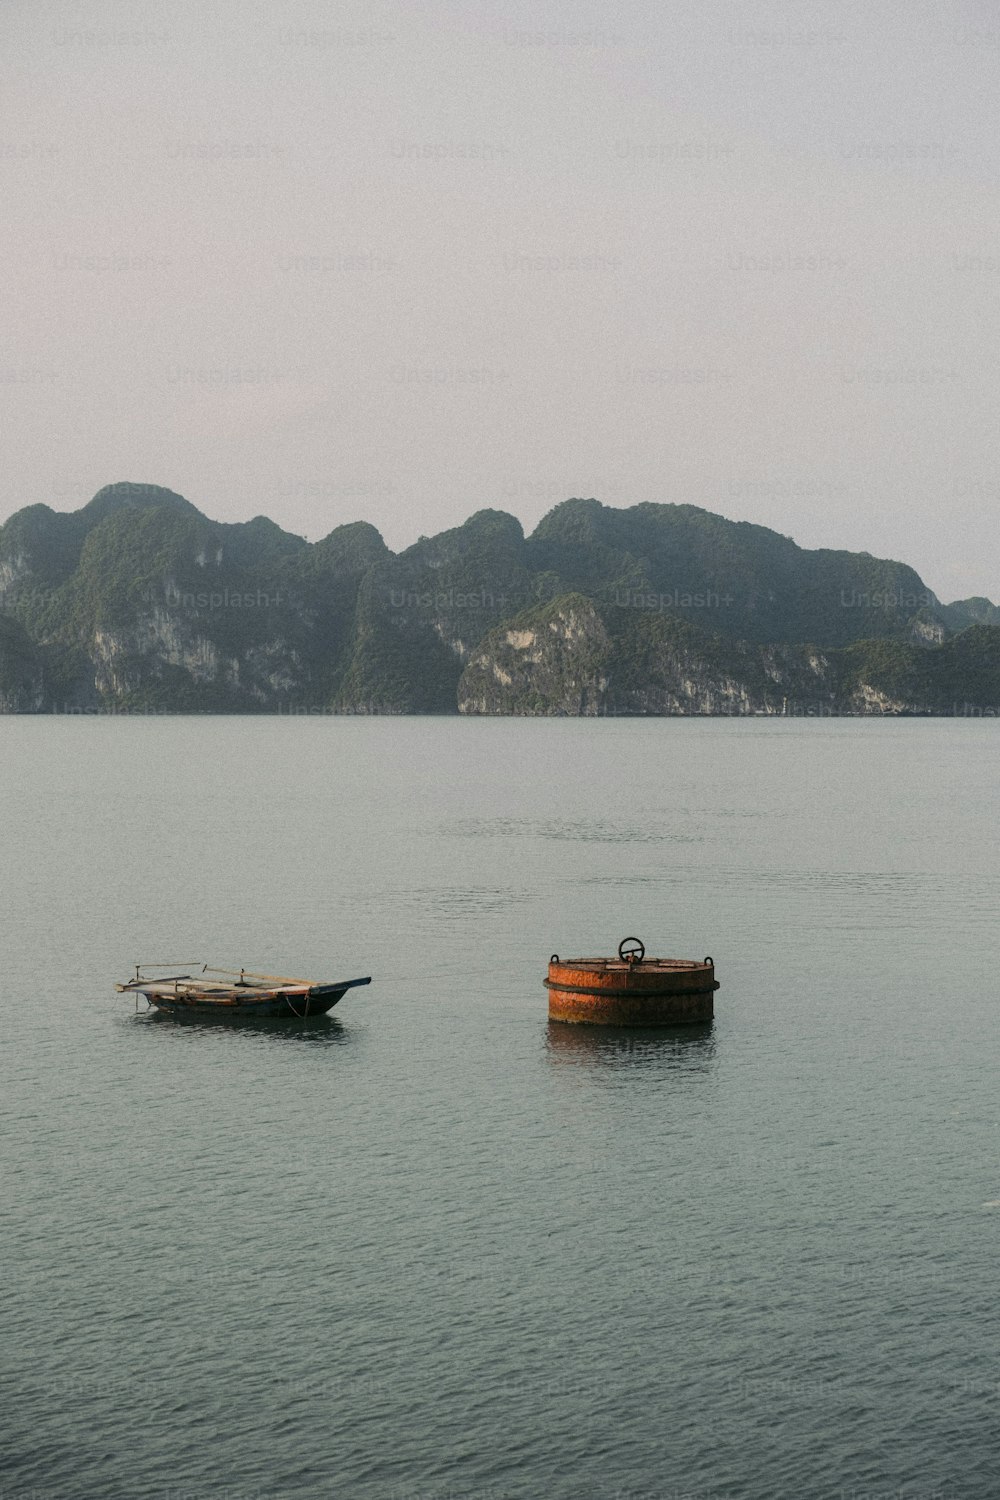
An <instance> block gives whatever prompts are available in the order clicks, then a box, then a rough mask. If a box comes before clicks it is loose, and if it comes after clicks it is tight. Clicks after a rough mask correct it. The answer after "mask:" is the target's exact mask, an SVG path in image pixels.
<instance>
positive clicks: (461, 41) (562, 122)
mask: <svg viewBox="0 0 1000 1500" xmlns="http://www.w3.org/2000/svg"><path fill="white" fill-rule="evenodd" d="M0 58H2V63H0V69H2V73H3V75H4V76H3V78H2V84H3V87H2V106H0V108H2V116H0V121H2V123H0V183H2V185H3V201H4V204H5V207H4V211H3V220H2V222H3V228H2V230H0V234H2V236H3V247H2V256H3V271H4V284H5V288H6V293H7V295H6V297H5V302H6V304H7V314H8V317H7V325H8V326H7V333H6V338H5V347H4V350H3V354H2V356H0V378H2V384H0V400H2V402H3V408H4V435H5V462H4V469H3V478H2V484H0V519H2V518H4V517H6V516H7V515H9V514H10V513H12V512H13V511H15V510H17V509H19V508H20V507H21V506H23V505H27V504H30V503H32V502H36V501H44V502H46V503H48V504H50V505H52V506H54V507H55V508H56V509H58V510H73V509H76V508H77V507H78V506H79V505H82V504H84V503H85V502H86V500H87V499H89V497H90V496H91V495H92V494H93V493H94V491H95V490H97V489H99V488H100V487H101V485H103V484H106V483H109V482H111V481H114V480H134V481H147V482H151V483H157V484H163V485H167V486H169V487H170V488H171V489H175V490H179V491H180V492H181V493H182V494H184V495H186V496H187V497H188V498H189V499H190V500H192V501H193V502H194V503H195V504H196V505H198V506H199V507H200V508H201V509H203V510H204V511H205V512H206V513H207V514H209V515H210V516H212V517H215V518H217V519H221V520H243V519H247V518H249V517H251V516H253V515H256V514H259V513H262V512H263V513H265V514H267V515H270V516H272V517H273V518H274V519H275V520H277V521H278V522H279V523H280V524H281V525H283V526H285V527H287V528H289V529H291V530H294V531H298V532H301V533H303V534H305V535H307V536H309V537H310V538H311V539H313V540H315V539H316V538H318V537H320V536H322V535H325V534H326V532H328V531H329V530H331V529H332V528H333V527H334V526H336V525H338V524H340V523H341V522H344V521H350V520H355V519H358V518H365V519H369V520H371V521H373V522H374V523H375V524H376V525H377V526H378V527H379V528H380V530H381V531H382V532H383V534H384V536H385V537H386V540H387V541H388V543H389V545H390V546H392V547H394V548H399V547H402V546H406V545H408V544H409V543H410V542H412V541H414V540H416V538H417V537H418V536H419V535H420V534H421V533H431V532H434V531H438V530H440V529H442V528H443V527H446V526H450V525H455V524H457V523H459V522H460V521H462V520H464V519H465V517H466V516H467V515H469V514H470V513H471V512H472V511H474V510H477V509H479V508H481V507H483V506H497V507H500V508H503V509H506V510H510V511H512V512H514V513H515V514H516V515H517V516H519V517H520V518H521V519H522V521H524V523H525V525H526V526H527V527H529V528H530V527H531V526H533V525H534V524H535V522H536V521H537V520H538V518H539V517H540V516H541V515H543V514H544V513H545V511H546V510H548V509H550V508H551V506H552V505H554V504H555V503H557V502H558V501H559V500H562V499H565V498H567V497H568V496H571V495H584V496H589V495H594V496H596V497H597V498H598V499H600V500H603V501H605V502H606V503H608V504H611V505H629V504H635V503H637V502H639V501H650V500H651V501H685V502H690V503H692V504H696V505H701V506H705V507H706V508H708V509H711V510H718V511H721V512H722V513H723V514H725V515H727V516H730V517H733V518H735V519H739V520H750V521H757V522H761V523H763V524H765V525H768V526H772V527H774V528H776V529H777V530H779V531H783V532H786V533H788V534H790V535H792V536H794V537H795V539H796V540H797V541H798V542H799V543H801V544H802V545H804V546H809V547H817V546H827V547H847V548H851V549H855V550H865V551H870V552H874V553H877V554H881V555H887V556H891V557H896V558H900V559H902V560H904V561H906V562H909V563H911V564H913V565H914V566H915V567H916V568H917V569H918V571H920V573H921V574H922V575H923V576H924V578H925V580H926V582H927V583H928V584H929V585H930V586H931V587H932V588H934V589H935V590H936V591H937V593H938V594H939V596H940V597H941V598H942V599H946V600H948V599H952V598H956V597H962V596H965V595H969V594H987V595H989V596H990V597H992V598H994V599H998V598H1000V547H998V524H997V516H998V512H1000V423H998V420H997V378H996V376H997V361H998V350H1000V338H998V334H1000V327H998V324H1000V311H998V308H1000V299H998V294H1000V217H998V191H997V188H998V172H997V169H998V159H1000V105H998V85H1000V12H998V11H997V10H996V8H995V6H993V5H991V4H987V3H985V0H983V3H979V0H934V3H924V0H893V3H888V4H887V3H884V0H882V3H879V0H875V3H874V4H872V3H868V0H862V3H858V4H845V5H838V4H836V3H835V0H834V3H830V0H805V3H786V4H778V3H772V4H764V3H747V4H735V3H734V4H730V3H728V0H635V3H631V4H630V3H628V0H625V3H624V4H615V5H614V6H612V5H610V4H608V5H603V6H602V5H598V4H597V3H595V0H573V3H572V4H570V3H566V4H558V3H555V0H496V3H493V4H486V3H483V4H476V3H471V0H468V3H458V0H455V3H447V0H420V3H419V4H416V3H413V0H410V3H403V0H399V3H392V0H385V3H382V0H374V3H373V4H371V5H368V6H361V5H358V6H357V7H353V8H352V7H345V8H340V7H338V6H337V5H335V4H329V3H309V0H292V3H284V0H274V3H258V0H205V3H204V4H201V3H198V4H195V3H190V0H189V3H180V0H170V3H169V4H166V3H160V4H155V3H149V4H145V3H142V0H135V3H128V4H120V5H117V4H112V3H109V0H103V3H102V0H79V3H71V4H47V3H45V0H5V4H4V5H3V7H2V9H0Z"/></svg>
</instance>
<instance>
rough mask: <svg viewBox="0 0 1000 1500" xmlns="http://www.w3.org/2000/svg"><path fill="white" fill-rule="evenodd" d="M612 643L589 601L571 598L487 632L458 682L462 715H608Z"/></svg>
mask: <svg viewBox="0 0 1000 1500" xmlns="http://www.w3.org/2000/svg"><path fill="white" fill-rule="evenodd" d="M611 650H612V647H611V638H610V636H609V635H608V632H607V630H606V628H605V626H604V622H603V621H602V619H601V617H600V615H599V614H598V612H597V610H596V608H595V607H594V605H593V604H592V603H591V601H590V600H589V599H586V598H584V597H583V596H582V595H581V594H570V595H567V596H566V597H564V598H561V599H557V600H555V601H554V602H553V603H552V604H549V605H547V606H543V607H541V608H539V609H537V610H535V611H532V612H530V613H529V614H528V615H527V616H526V617H522V618H521V619H520V620H517V621H515V622H514V624H512V625H511V626H501V627H500V628H499V629H497V630H494V631H492V632H491V633H490V634H489V635H488V636H487V638H486V640H485V641H484V642H483V643H482V645H480V646H479V647H477V649H476V650H475V651H473V652H472V654H471V656H470V658H469V662H468V665H467V666H466V668H465V670H464V672H463V673H462V676H461V679H460V681H459V684H458V711H459V713H463V714H498V713H499V714H502V713H517V714H533V715H548V716H555V717H566V716H582V717H585V718H588V717H595V716H598V715H602V714H606V713H607V712H608V677H607V664H608V661H609V659H610V656H611Z"/></svg>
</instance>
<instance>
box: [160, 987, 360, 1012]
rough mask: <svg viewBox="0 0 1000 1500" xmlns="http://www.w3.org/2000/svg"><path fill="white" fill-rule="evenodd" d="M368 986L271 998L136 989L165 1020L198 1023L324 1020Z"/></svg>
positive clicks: (232, 992) (279, 993)
mask: <svg viewBox="0 0 1000 1500" xmlns="http://www.w3.org/2000/svg"><path fill="white" fill-rule="evenodd" d="M370 982H371V981H370V980H369V979H352V980H350V981H349V982H347V983H345V984H316V985H312V986H311V987H310V988H309V989H308V990H300V991H294V992H291V993H289V992H288V991H285V990H282V991H277V992H271V993H270V994H266V993H265V994H260V993H259V992H258V993H254V992H252V991H251V992H249V993H247V994H240V993H239V990H238V989H233V990H230V991H229V992H228V993H226V994H225V995H218V996H212V997H208V996H205V995H197V994H183V993H180V994H165V993H164V992H163V991H162V990H160V991H157V990H155V989H149V990H143V989H137V990H136V994H139V995H142V996H143V998H144V999H145V1001H146V1004H147V1005H148V1006H149V1007H150V1009H151V1010H155V1011H157V1012H158V1013H159V1014H160V1015H165V1016H177V1017H183V1018H190V1019H192V1020H194V1019H197V1020H199V1021H205V1020H217V1021H249V1020H258V1019H259V1020H269V1021H274V1020H292V1019H295V1020H305V1019H307V1018H308V1017H309V1016H325V1015H326V1014H327V1012H328V1011H331V1010H332V1009H333V1007H334V1006H335V1005H336V1004H337V1002H338V1001H339V1000H342V999H343V997H344V995H346V993H347V991H348V990H350V989H353V988H354V987H355V986H356V985H359V984H369V983H370Z"/></svg>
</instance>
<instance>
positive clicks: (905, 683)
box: [0, 483, 1000, 715]
mask: <svg viewBox="0 0 1000 1500" xmlns="http://www.w3.org/2000/svg"><path fill="white" fill-rule="evenodd" d="M58 711H68V712H91V711H92V712H100V711H116V712H168V713H170V712H199V711H201V712H258V713H260V712H263V713H274V712H284V713H293V712H297V713H325V712H334V713H379V714H381V713H396V714H400V713H456V712H461V713H482V714H588V715H590V714H595V715H607V714H675V713H768V714H770V713H784V714H788V713H800V712H801V713H817V714H821V713H907V714H910V713H918V714H926V713H935V714H940V713H956V712H957V713H962V712H964V713H987V714H993V713H997V712H1000V608H998V607H997V606H996V605H995V604H993V603H991V602H990V601H989V600H987V599H968V600H959V601H957V602H955V603H951V604H942V603H941V602H940V601H939V600H938V599H937V598H936V596H935V595H934V594H933V592H932V591H931V590H930V589H928V588H927V587H926V585H925V584H924V583H923V581H922V579H921V578H920V576H919V575H918V574H917V573H916V572H915V571H914V570H913V569H912V568H909V567H907V566H906V565H905V564H903V563H899V562H894V561H890V560H887V559H881V558H875V557H872V556H871V555H870V554H868V553H865V552H861V553H853V552H845V551H831V550H827V549H820V550H813V551H810V550H808V549H804V548H800V547H798V546H797V545H796V543H795V542H793V541H792V540H791V539H790V538H788V537H785V536H782V535H780V534H779V533H777V532H774V531H771V530H769V529H768V528H766V527H763V526H757V525H753V524H751V523H748V522H743V521H730V520H727V519H726V518H725V517H723V516H719V515H716V514H714V513H713V512H710V511H706V510H702V509H700V508H698V507H697V506H693V505H656V504H642V505H636V506H632V507H629V508H625V509H612V508H610V507H607V506H604V505H602V504H600V503H599V502H598V501H597V500H594V499H571V500H567V501H564V502H563V503H562V504H559V505H557V506H555V507H554V509H553V510H551V511H550V512H549V513H548V514H547V515H546V516H545V517H544V518H543V519H542V521H541V522H540V523H539V525H538V526H537V527H536V528H535V530H534V532H533V533H532V534H531V535H530V536H527V537H526V536H525V534H524V531H523V529H522V527H521V524H520V522H519V521H518V520H517V519H516V518H515V517H514V516H512V515H509V514H507V513H506V512H504V511H500V510H489V509H487V510H480V511H477V512H475V514H474V515H472V516H470V517H469V519H468V520H467V521H466V522H464V524H463V525H461V526H457V527H454V528H451V529H450V530H447V531H444V532H441V533H440V534H438V535H437V536H433V537H422V538H421V539H420V540H419V541H418V542H416V543H414V545H413V546H411V547H408V548H406V549H405V550H404V551H402V552H399V553H393V552H391V551H390V550H389V548H388V547H386V545H385V542H384V541H383V539H382V537H381V536H380V534H379V533H378V531H377V530H376V529H375V528H374V527H373V526H371V525H369V524H368V523H367V522H364V521H358V522H354V523H351V524H349V525H345V526H338V527H337V528H336V529H335V530H334V531H332V532H331V533H330V534H329V535H328V536H326V537H324V538H323V539H322V540H321V541H319V542H316V543H314V544H310V543H308V542H306V541H305V540H304V539H303V538H301V537H298V536H294V535H292V534H291V533H289V532H286V531H283V530H282V529H281V527H279V526H277V525H276V524H275V523H274V522H273V521H270V520H268V519H267V518H266V517H264V516H257V517H255V518H254V519H253V520H251V521H247V522H242V523H235V524H234V523H222V522H215V521H211V520H209V518H208V517H206V516H205V515H203V514H202V513H201V512H200V511H199V510H198V509H197V508H196V507H195V506H194V505H192V504H191V503H190V502H189V501H188V500H186V499H185V498H184V497H183V496H181V495H178V494H176V493H174V492H173V491H171V490H168V489H164V488H161V487H159V486H156V485H146V484H132V483H119V484H113V485H108V486H106V487H105V488H104V489H102V490H100V491H99V492H98V493H97V494H96V495H95V496H94V498H93V499H92V500H91V501H90V502H89V504H87V505H85V506H84V507H83V508H82V509H81V510H78V511H75V512H72V513H60V512H56V511H53V510H51V509H50V508H49V507H48V506H45V505H32V506H28V507H27V508H26V509H24V510H21V511H18V512H17V513H16V514H15V515H13V516H12V517H11V518H10V520H9V521H7V523H6V524H5V525H4V526H2V527H0V712H15V713H37V712H58Z"/></svg>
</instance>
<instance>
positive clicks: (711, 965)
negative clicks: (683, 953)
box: [705, 958, 715, 969]
mask: <svg viewBox="0 0 1000 1500" xmlns="http://www.w3.org/2000/svg"><path fill="white" fill-rule="evenodd" d="M705 963H706V964H707V965H708V966H709V968H711V969H714V968H715V961H714V960H713V959H711V958H706V959H705Z"/></svg>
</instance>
